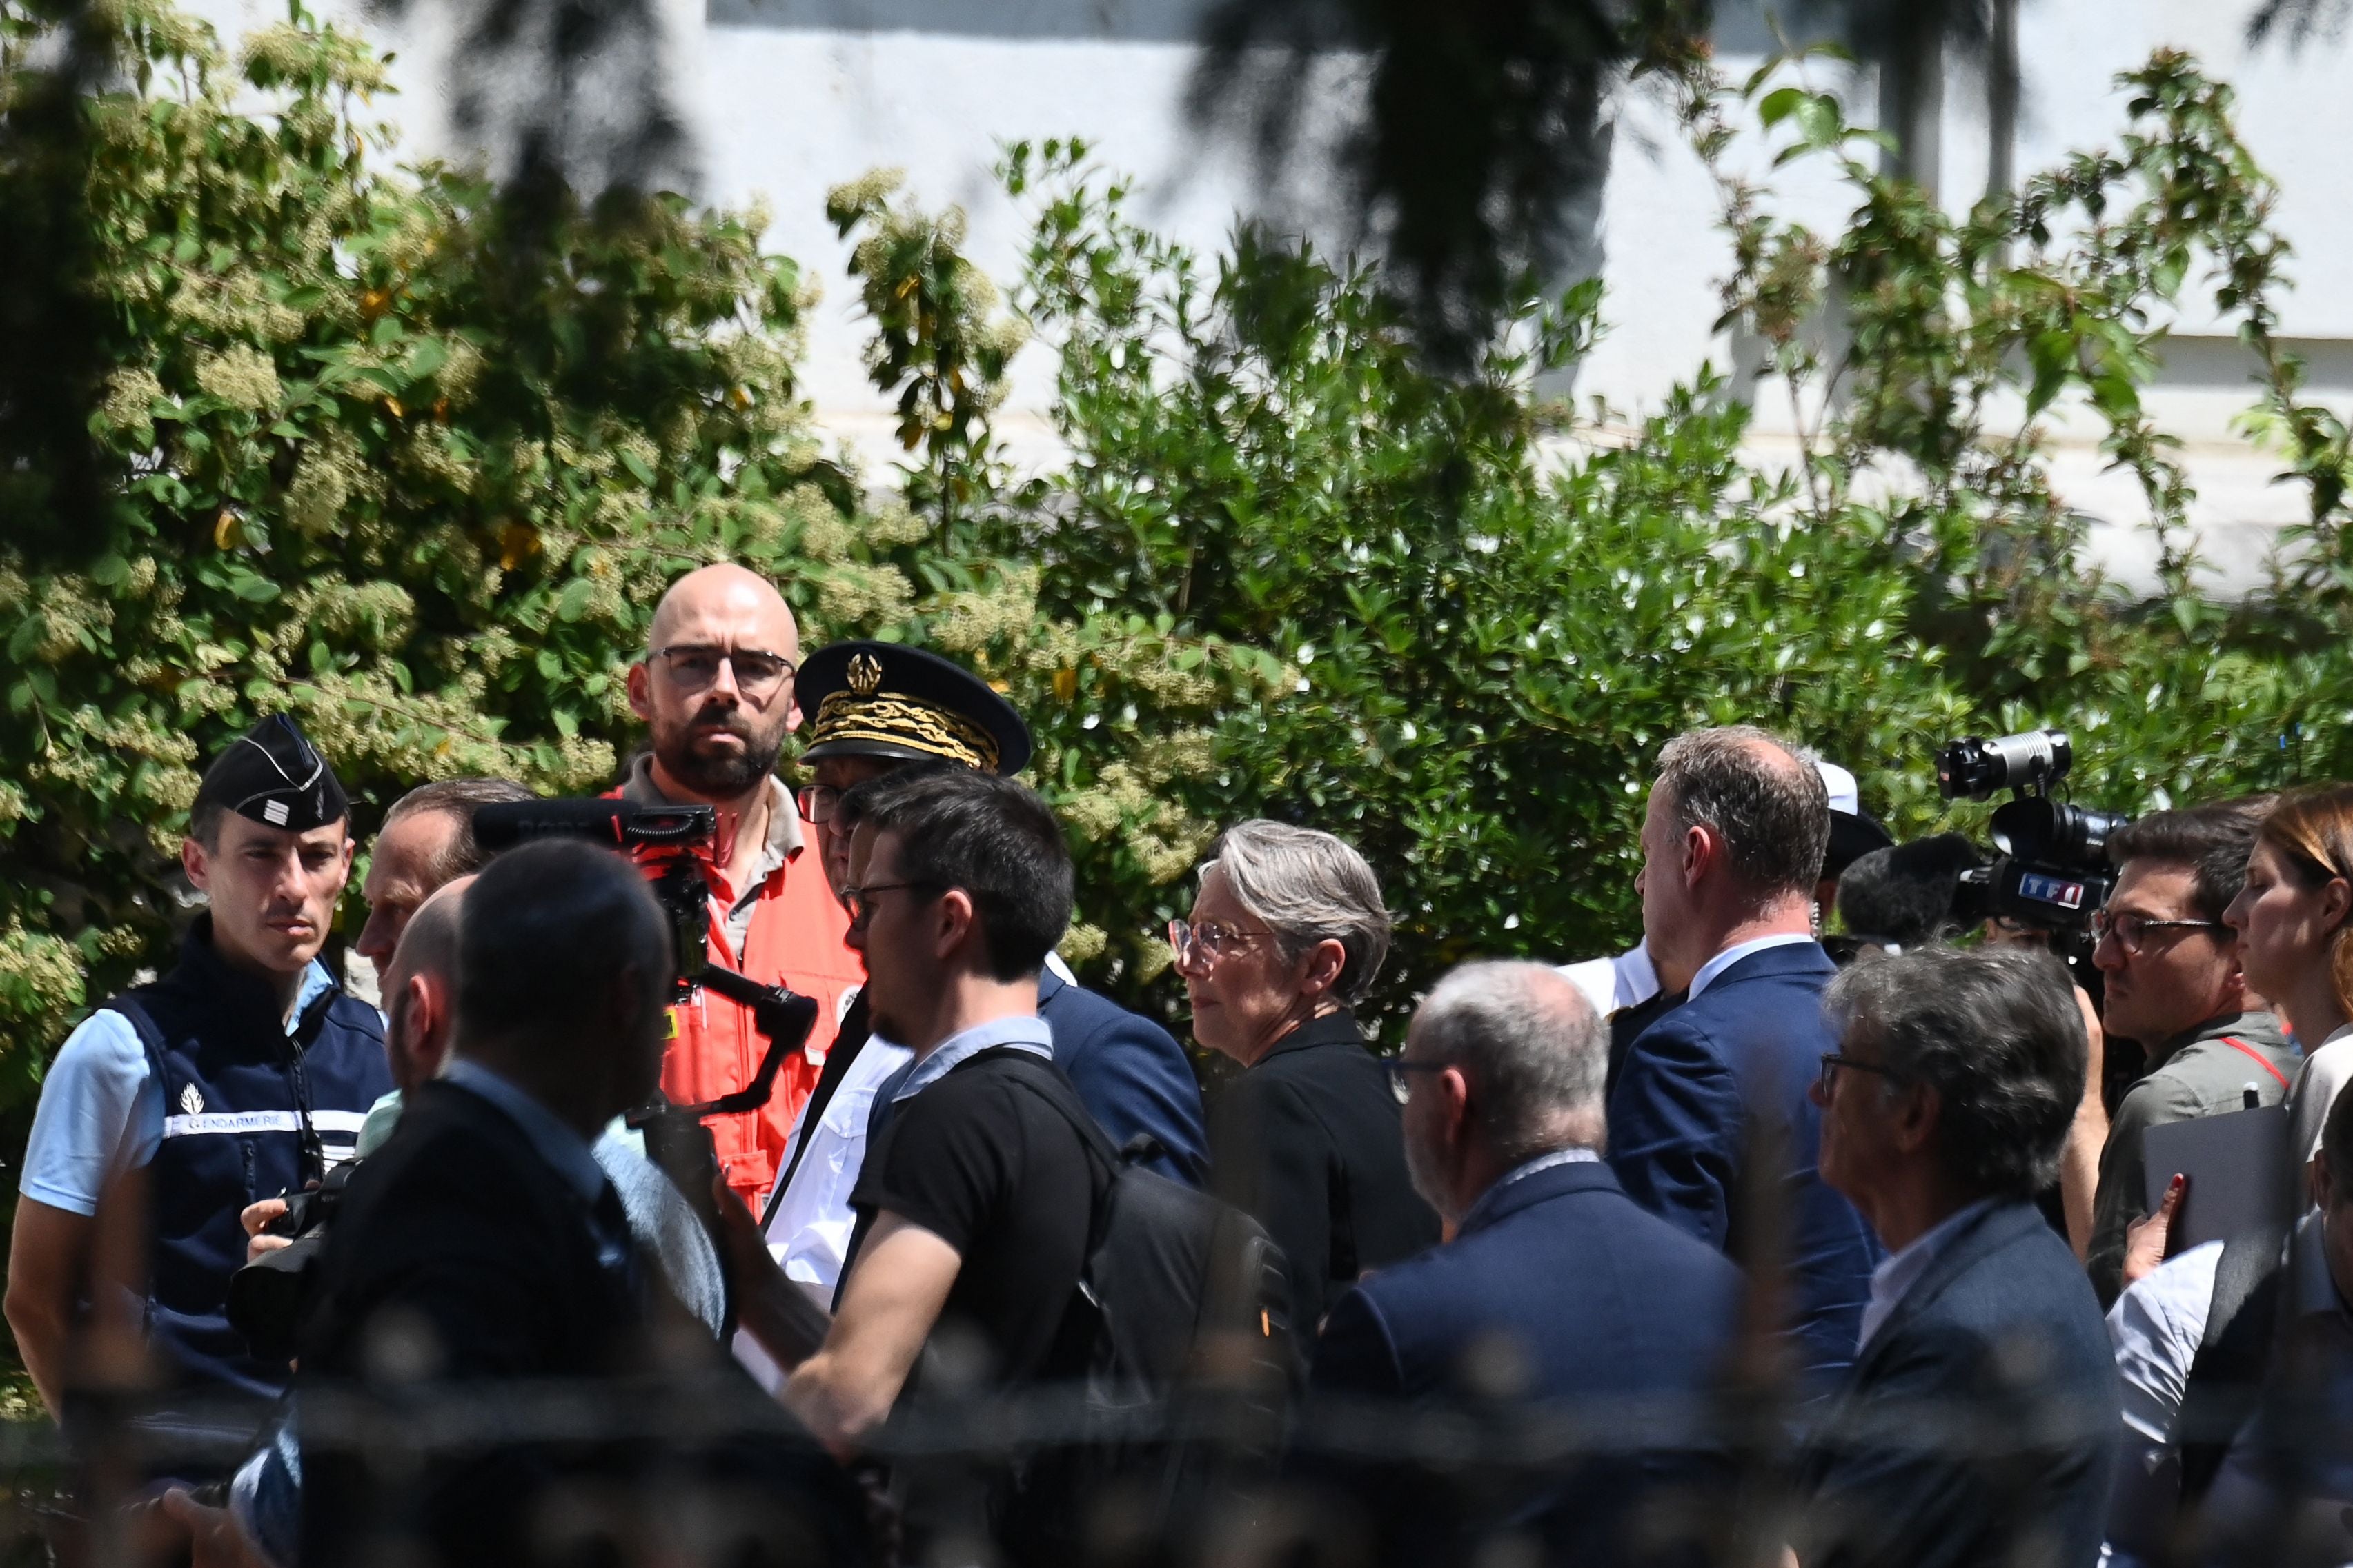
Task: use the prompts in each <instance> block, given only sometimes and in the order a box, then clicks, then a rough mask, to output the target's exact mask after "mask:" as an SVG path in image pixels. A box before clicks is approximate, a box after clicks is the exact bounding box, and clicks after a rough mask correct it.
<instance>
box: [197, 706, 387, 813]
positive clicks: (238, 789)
mask: <svg viewBox="0 0 2353 1568" xmlns="http://www.w3.org/2000/svg"><path fill="white" fill-rule="evenodd" d="M196 805H198V806H200V807H201V806H206V805H218V806H220V807H221V808H222V809H223V810H226V811H233V812H235V813H237V816H243V817H248V818H250V819H251V820H253V821H255V822H259V823H261V824H262V825H263V826H269V827H283V828H286V829H288V830H289V831H291V832H295V833H308V832H309V831H311V829H312V828H314V827H324V826H327V824H329V823H331V822H340V821H342V820H343V818H344V817H346V816H350V815H351V809H352V808H351V803H350V802H349V801H348V800H346V799H345V798H344V797H343V785H342V784H340V783H338V782H337V781H336V778H335V773H334V770H333V769H332V768H330V767H328V766H327V759H326V758H324V757H322V756H321V755H320V754H319V752H318V749H317V748H316V747H314V746H312V745H311V740H310V737H309V736H307V735H305V734H303V733H302V731H301V728H300V727H299V726H298V725H296V724H295V722H294V721H293V720H291V719H289V718H288V717H287V716H286V715H285V714H283V713H273V714H271V715H270V716H269V718H267V719H264V720H263V721H261V722H260V723H259V724H256V725H255V726H254V727H253V728H252V729H250V730H248V731H246V732H245V734H244V735H243V736H241V737H240V738H239V739H237V741H235V742H232V743H231V744H230V746H229V748H228V750H227V751H225V752H222V753H221V754H220V755H219V756H217V757H215V758H214V759H213V765H212V766H211V767H209V768H206V770H205V782H204V783H203V784H200V785H198V786H197V789H196Z"/></svg>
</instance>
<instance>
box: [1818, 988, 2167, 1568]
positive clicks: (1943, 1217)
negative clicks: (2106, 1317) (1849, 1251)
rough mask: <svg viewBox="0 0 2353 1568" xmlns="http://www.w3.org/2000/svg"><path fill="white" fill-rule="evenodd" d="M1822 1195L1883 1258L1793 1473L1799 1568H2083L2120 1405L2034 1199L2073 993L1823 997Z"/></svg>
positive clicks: (2049, 1171)
mask: <svg viewBox="0 0 2353 1568" xmlns="http://www.w3.org/2000/svg"><path fill="white" fill-rule="evenodd" d="M1829 1009H1830V1013H1831V1017H1832V1018H1833V1019H1834V1020H1835V1022H1836V1024H1837V1026H1838V1028H1839V1032H1840V1043H1839V1047H1838V1050H1837V1051H1835V1052H1833V1053H1831V1055H1828V1056H1826V1057H1825V1058H1823V1060H1822V1066H1821V1071H1820V1077H1819V1079H1818V1080H1817V1082H1816V1085H1815V1088H1814V1089H1813V1090H1812V1093H1813V1096H1814V1099H1815V1102H1816V1104H1817V1105H1819V1106H1820V1107H1821V1108H1822V1110H1823V1117H1822V1139H1821V1168H1822V1176H1823V1179H1824V1180H1826V1181H1828V1182H1829V1183H1830V1184H1831V1185H1832V1186H1834V1187H1836V1188H1837V1189H1838V1190H1839V1191H1840V1192H1841V1193H1844V1194H1846V1195H1847V1196H1848V1197H1849V1198H1851V1199H1852V1200H1853V1202H1854V1204H1855V1206H1856V1207H1857V1208H1859V1209H1861V1210H1862V1213H1863V1215H1865V1216H1866V1217H1867V1218H1868V1219H1869V1220H1870V1222H1871V1226H1872V1228H1873V1231H1874V1232H1876V1233H1877V1235H1878V1236H1879V1237H1880V1239H1881V1240H1882V1241H1883V1243H1884V1244H1885V1245H1886V1247H1888V1249H1889V1252H1890V1254H1891V1256H1890V1257H1889V1258H1888V1259H1887V1261H1886V1262H1885V1263H1883V1264H1882V1265H1881V1266H1880V1268H1879V1269H1878V1271H1877V1273H1876V1274H1874V1275H1873V1279H1872V1282H1871V1303H1870V1306H1869V1308H1868V1309H1867V1310H1865V1312H1864V1314H1863V1320H1862V1352H1861V1355H1860V1357H1859V1358H1858V1360H1857V1361H1856V1363H1855V1368H1854V1373H1853V1375H1852V1379H1851V1380H1850V1381H1849V1383H1848V1384H1847V1386H1846V1388H1845V1390H1844V1391H1843V1392H1841V1394H1839V1396H1838V1397H1837V1398H1836V1399H1835V1400H1834V1401H1833V1402H1832V1404H1831V1405H1830V1406H1829V1408H1828V1409H1827V1410H1825V1411H1824V1412H1823V1413H1822V1415H1821V1417H1820V1420H1819V1421H1818V1422H1816V1423H1815V1425H1814V1427H1813V1431H1812V1434H1811V1439H1810V1445H1809V1447H1808V1450H1807V1452H1806V1454H1805V1456H1804V1458H1803V1460H1802V1462H1801V1465H1800V1481H1801V1489H1802V1492H1801V1501H1802V1504H1803V1510H1802V1516H1801V1523H1800V1526H1799V1531H1798V1540H1797V1548H1798V1556H1799V1561H1800V1562H1801V1563H1804V1565H1805V1568H1881V1565H1884V1568H1962V1565H1964V1564H1980V1563H1981V1564H1987V1565H1989V1568H1990V1565H1993V1564H2009V1563H2061V1564H2071V1565H2073V1564H2085V1565H2087V1564H2090V1563H2093V1562H2094V1561H2095V1560H2096V1559H2097V1558H2098V1556H2099V1551H2100V1533H2101V1524H2102V1521H2103V1519H2104V1516H2105V1509H2106V1506H2107V1500H2108V1488H2109V1482H2110V1479H2111V1473H2112V1472H2113V1470H2114V1469H2115V1459H2116V1439H2115V1434H2116V1426H2117V1423H2118V1422H2119V1421H2120V1420H2121V1419H2122V1414H2121V1412H2122V1391H2121V1389H2120V1386H2119V1384H2118V1383H2117V1380H2116V1366H2115V1363H2114V1360H2113V1357H2112V1352H2111V1351H2110V1348H2109V1343H2108V1336H2107V1331H2106V1328H2105V1325H2104V1324H2103V1322H2102V1321H2101V1318H2100V1307H2099V1301H2098V1299H2097V1298H2096V1297H2095V1296H2094V1294H2093V1292H2092V1287H2091V1282H2090V1281H2089V1280H2088V1279H2085V1278H2084V1271H2083V1269H2082V1268H2081V1267H2079V1266H2078V1265H2077V1263H2076V1262H2075V1258H2074V1254H2073V1252H2072V1251H2070V1250H2069V1248H2068V1246H2067V1243H2066V1242H2065V1241H2064V1240H2063V1238H2062V1237H2060V1236H2059V1235H2058V1234H2057V1233H2056V1232H2055V1231H2053V1230H2052V1228H2051V1226H2049V1225H2048V1224H2047V1223H2045V1221H2044V1220H2043V1218H2042V1213H2041V1211H2040V1210H2038V1209H2037V1208H2036V1207H2035V1204H2034V1195H2035V1194H2036V1193H2038V1192H2039V1191H2041V1190H2042V1188H2043V1187H2045V1186H2047V1185H2049V1184H2050V1182H2051V1180H2052V1175H2053V1173H2055V1172H2056V1170H2057V1169H2058V1163H2059V1151H2060V1147H2061V1145H2062V1144H2063V1142H2065V1140H2066V1137H2067V1130H2068V1128H2069V1127H2070V1126H2071V1125H2072V1124H2073V1121H2074V1116H2075V1107H2076V1104H2077V1102H2078V1101H2079V1100H2082V1098H2083V1092H2084V1071H2085V1061H2086V1058H2087V1056H2088V1049H2089V1047H2088V1046H2087V1043H2086V1041H2085V1037H2084V1021H2083V1016H2082V1015H2081V1013H2080V1012H2079V1011H2078V1010H2077V1009H2076V1006H2075V1000H2074V994H2073V989H2072V988H2071V987H2070V985H2069V984H2068V981H2067V977H2066V974H2065V973H2064V972H2063V970H2061V969H2060V967H2059V966H2058V964H2057V963H2055V962H2054V961H2052V959H2050V958H2049V957H2048V956H2046V955H2042V954H2037V953H2030V952H2022V951H2020V950H2017V949H2011V948H1999V949H1997V948H1987V949H1980V950H1978V951H1974V952H1961V951H1958V950H1956V949H1951V948H1926V949H1923V950H1921V951H1919V952H1907V953H1905V954H1902V955H1901V956H1898V957H1893V958H1887V959H1881V960H1874V961H1873V962H1869V963H1861V964H1857V965H1856V966H1855V967H1853V968H1852V969H1850V970H1848V971H1847V972H1846V973H1844V974H1843V975H1841V977H1840V978H1839V980H1838V982H1837V983H1836V984H1834V985H1832V986H1831V991H1830V996H1829Z"/></svg>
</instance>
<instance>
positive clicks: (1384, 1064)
mask: <svg viewBox="0 0 2353 1568" xmlns="http://www.w3.org/2000/svg"><path fill="white" fill-rule="evenodd" d="M1446 1066H1447V1064H1446V1063H1444V1062H1409V1061H1408V1060H1406V1059H1405V1058H1403V1057H1383V1058H1381V1070H1382V1071H1384V1072H1386V1073H1387V1074H1388V1079H1389V1092H1390V1093H1391V1094H1394V1095H1396V1096H1397V1098H1398V1104H1399V1105H1403V1104H1404V1103H1405V1102H1406V1099H1407V1097H1408V1096H1409V1095H1411V1094H1412V1093H1413V1075H1414V1074H1416V1073H1418V1072H1444V1071H1445V1070H1446Z"/></svg>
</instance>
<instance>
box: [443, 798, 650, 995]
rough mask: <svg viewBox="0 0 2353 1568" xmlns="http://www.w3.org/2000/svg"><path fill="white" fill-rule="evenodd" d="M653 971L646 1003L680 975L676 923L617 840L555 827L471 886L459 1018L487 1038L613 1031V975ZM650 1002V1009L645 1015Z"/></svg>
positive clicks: (495, 863)
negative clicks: (563, 832)
mask: <svg viewBox="0 0 2353 1568" xmlns="http://www.w3.org/2000/svg"><path fill="white" fill-rule="evenodd" d="M630 969H634V970H635V971H636V972H637V973H638V974H639V975H640V976H641V977H642V996H641V998H640V1000H641V1003H642V1006H643V1008H644V1009H649V1010H651V1011H654V1012H659V1010H660V1009H661V1008H662V1007H663V1006H664V1005H666V1003H667V1001H668V999H669V993H670V928H669V926H668V925H667V924H666V923H665V922H664V921H663V919H662V912H661V906H660V905H659V904H657V903H656V902H655V901H654V896H653V893H652V891H651V890H650V889H649V888H648V887H647V886H646V879H645V877H644V874H643V873H641V872H640V871H639V870H638V868H636V867H635V866H632V865H631V864H630V863H629V862H628V861H627V860H625V859H623V858H621V857H620V856H619V855H618V854H617V853H615V852H614V851H612V850H610V849H604V848H599V847H596V846H595V845H593V844H582V843H579V842H576V841H575V840H569V839H558V838H546V839H541V840H539V841H537V842H536V843H531V844H523V845H520V846H518V847H515V848H512V849H510V850H508V851H506V853H504V854H502V855H501V856H499V857H498V858H496V859H494V860H492V861H491V864H490V866H489V868H487V869H485V870H484V871H483V872H482V874H481V876H480V878H478V879H475V880H474V881H473V882H472V883H471V884H470V885H469V886H468V887H467V889H466V906H465V911H464V915H463V918H462V919H461V920H460V921H459V936H458V1018H459V1026H460V1028H461V1029H462V1030H463V1031H464V1033H465V1034H466V1035H468V1036H470V1037H476V1038H496V1037H509V1036H512V1037H524V1038H533V1039H548V1040H551V1041H554V1040H565V1041H568V1040H572V1039H574V1038H576V1037H579V1036H581V1035H583V1034H609V1033H610V1032H611V1031H612V1030H613V1029H614V1028H615V1027H616V1026H617V1025H620V1024H622V1023H624V1022H625V1020H621V1019H616V1018H614V1017H611V1016H609V1015H608V1012H607V1009H608V1007H609V1005H610V1003H611V998H612V993H611V989H610V987H611V984H612V981H613V977H614V976H615V975H617V974H619V973H622V972H624V971H625V970H630ZM639 1016H640V1017H642V1016H645V1015H644V1013H643V1012H642V1011H641V1012H640V1014H639Z"/></svg>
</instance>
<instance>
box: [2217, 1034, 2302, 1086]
mask: <svg viewBox="0 0 2353 1568" xmlns="http://www.w3.org/2000/svg"><path fill="white" fill-rule="evenodd" d="M2222 1043H2223V1044H2224V1045H2226V1046H2228V1047H2231V1048H2232V1050H2234V1051H2237V1052H2238V1053H2239V1054H2240V1055H2242V1056H2243V1057H2245V1058H2247V1059H2248V1060H2249V1061H2251V1062H2253V1063H2254V1064H2255V1065H2256V1066H2257V1067H2259V1068H2263V1070H2264V1071H2265V1072H2267V1073H2269V1074H2271V1075H2272V1077H2273V1079H2275V1080H2276V1081H2277V1082H2278V1084H2279V1086H2280V1087H2281V1088H2282V1089H2285V1088H2286V1087H2287V1086H2288V1085H2287V1074H2285V1073H2284V1072H2282V1071H2280V1069H2279V1068H2275V1067H2274V1066H2272V1062H2271V1058H2269V1057H2267V1056H2265V1055H2263V1052H2261V1051H2259V1050H2257V1049H2255V1047H2253V1046H2251V1045H2249V1044H2247V1042H2246V1041H2244V1040H2242V1039H2241V1038H2239V1037H2238V1036H2236V1035H2224V1036H2223V1037H2222Z"/></svg>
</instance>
